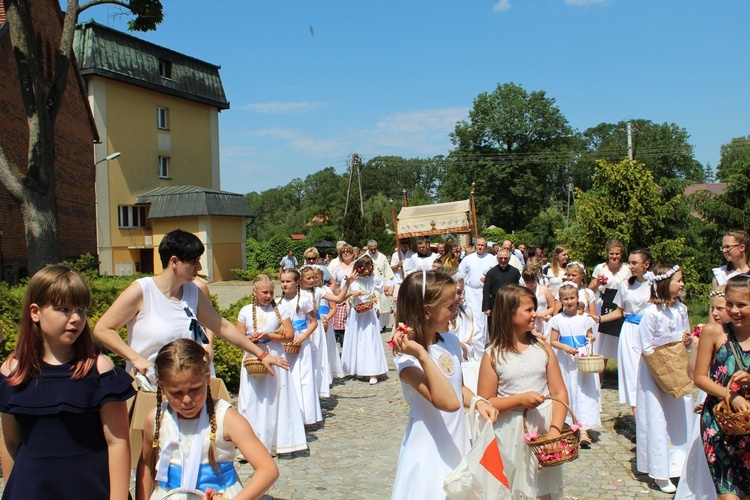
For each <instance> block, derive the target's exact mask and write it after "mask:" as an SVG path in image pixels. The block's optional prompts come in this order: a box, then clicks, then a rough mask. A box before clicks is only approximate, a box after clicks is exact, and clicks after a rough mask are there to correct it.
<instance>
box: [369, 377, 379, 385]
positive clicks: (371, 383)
mask: <svg viewBox="0 0 750 500" xmlns="http://www.w3.org/2000/svg"><path fill="white" fill-rule="evenodd" d="M377 383H378V377H370V385H375V384H377Z"/></svg>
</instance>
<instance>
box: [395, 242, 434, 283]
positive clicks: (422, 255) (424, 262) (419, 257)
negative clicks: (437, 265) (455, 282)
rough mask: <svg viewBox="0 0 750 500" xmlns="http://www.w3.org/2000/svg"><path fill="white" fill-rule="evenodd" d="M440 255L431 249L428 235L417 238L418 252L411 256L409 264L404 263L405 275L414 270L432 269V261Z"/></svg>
mask: <svg viewBox="0 0 750 500" xmlns="http://www.w3.org/2000/svg"><path fill="white" fill-rule="evenodd" d="M438 257H440V255H438V254H436V253H432V250H430V239H429V238H427V237H426V236H420V237H419V238H417V253H415V254H414V255H412V256H411V257H410V258H409V262H408V264H404V276H408V275H410V274H411V273H413V272H414V271H421V270H422V269H424V270H426V271H431V270H432V263H433V262H435V259H437V258H438Z"/></svg>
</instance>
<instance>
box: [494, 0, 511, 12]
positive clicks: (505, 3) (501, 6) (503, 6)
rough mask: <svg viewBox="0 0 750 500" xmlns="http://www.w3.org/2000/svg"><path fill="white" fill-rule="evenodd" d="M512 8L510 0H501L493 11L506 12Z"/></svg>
mask: <svg viewBox="0 0 750 500" xmlns="http://www.w3.org/2000/svg"><path fill="white" fill-rule="evenodd" d="M510 8H511V5H510V0H500V1H499V2H497V3H496V4H495V5H494V6H493V7H492V11H493V12H505V11H506V10H508V9H510Z"/></svg>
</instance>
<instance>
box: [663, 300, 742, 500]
mask: <svg viewBox="0 0 750 500" xmlns="http://www.w3.org/2000/svg"><path fill="white" fill-rule="evenodd" d="M709 300H710V301H711V309H710V312H709V315H710V317H711V319H713V320H714V323H718V324H720V325H723V324H724V323H729V322H730V321H731V318H730V317H729V314H728V313H727V308H726V305H727V301H726V297H725V294H724V287H723V286H720V287H719V288H718V289H716V290H713V291H712V292H711V294H710V295H709ZM702 329H703V326H702V325H698V327H696V329H695V330H694V331H693V345H692V346H691V347H690V350H691V352H690V360H689V361H688V372H689V373H690V377H691V378H694V373H693V372H694V370H695V360H696V357H697V354H698V346H699V345H700V334H701V331H702ZM705 399H706V393H705V392H703V391H702V390H701V391H698V399H696V403H697V404H699V405H700V404H703V402H704V401H705ZM675 499H676V500H716V488H714V481H713V479H712V478H711V471H709V470H708V462H707V461H706V454H705V453H704V451H703V439H701V421H700V418H695V419H694V423H693V428H692V430H691V431H690V449H689V451H688V454H687V459H686V460H685V466H684V467H683V469H682V474H680V483H679V484H678V485H677V493H675Z"/></svg>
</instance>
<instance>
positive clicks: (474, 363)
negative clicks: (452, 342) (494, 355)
mask: <svg viewBox="0 0 750 500" xmlns="http://www.w3.org/2000/svg"><path fill="white" fill-rule="evenodd" d="M443 272H444V273H445V274H447V275H448V276H450V277H451V278H453V282H454V283H455V284H456V301H457V303H458V307H457V308H456V314H455V315H454V316H453V318H452V319H451V321H450V323H449V327H450V330H448V333H452V334H453V335H455V336H456V337H458V340H459V341H460V342H461V354H462V357H461V372H462V374H463V377H464V385H465V386H466V387H468V388H469V389H470V390H471V392H477V380H478V378H479V362H480V361H482V356H484V348H485V346H486V345H487V340H486V337H485V334H484V332H483V331H482V330H481V329H479V328H477V323H476V321H474V313H473V312H472V310H471V309H470V308H469V307H466V305H464V287H465V286H466V285H465V283H464V279H463V274H461V272H459V271H458V269H454V268H449V269H447V270H444V271H443Z"/></svg>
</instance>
